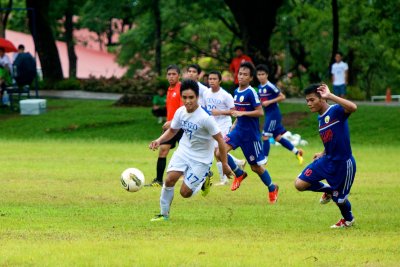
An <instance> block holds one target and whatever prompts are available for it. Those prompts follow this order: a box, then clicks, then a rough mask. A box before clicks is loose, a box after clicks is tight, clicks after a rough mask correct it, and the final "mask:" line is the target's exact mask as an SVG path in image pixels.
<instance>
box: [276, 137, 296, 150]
mask: <svg viewBox="0 0 400 267" xmlns="http://www.w3.org/2000/svg"><path fill="white" fill-rule="evenodd" d="M279 143H280V144H281V145H282V146H283V147H285V148H286V149H287V150H289V151H292V150H293V148H294V146H293V145H292V143H290V142H289V140H287V139H285V138H283V137H282V138H281V140H279Z"/></svg>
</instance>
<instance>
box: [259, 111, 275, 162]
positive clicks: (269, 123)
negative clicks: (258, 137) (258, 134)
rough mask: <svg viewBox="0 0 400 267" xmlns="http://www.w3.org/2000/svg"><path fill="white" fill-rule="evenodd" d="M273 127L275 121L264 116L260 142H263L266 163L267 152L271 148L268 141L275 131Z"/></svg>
mask: <svg viewBox="0 0 400 267" xmlns="http://www.w3.org/2000/svg"><path fill="white" fill-rule="evenodd" d="M275 126H276V120H271V118H269V117H268V116H266V117H265V120H264V128H263V131H262V140H263V152H264V156H265V158H266V160H267V161H268V156H269V151H270V148H271V144H270V142H269V139H270V138H271V137H272V136H273V132H274V131H275Z"/></svg>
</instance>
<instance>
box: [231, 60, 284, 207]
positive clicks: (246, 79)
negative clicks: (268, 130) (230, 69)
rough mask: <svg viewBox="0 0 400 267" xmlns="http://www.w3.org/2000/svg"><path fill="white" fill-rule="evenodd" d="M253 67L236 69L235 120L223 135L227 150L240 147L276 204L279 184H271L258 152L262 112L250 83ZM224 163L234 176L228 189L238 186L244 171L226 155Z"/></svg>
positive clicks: (261, 155)
mask: <svg viewBox="0 0 400 267" xmlns="http://www.w3.org/2000/svg"><path fill="white" fill-rule="evenodd" d="M254 73H255V68H254V66H253V64H252V63H250V62H244V63H242V64H241V65H240V68H239V72H238V80H239V88H237V89H236V90H235V95H234V98H233V99H234V103H235V110H234V111H232V116H233V117H236V120H235V122H234V124H233V126H232V128H233V129H232V130H231V132H230V133H229V134H227V135H226V137H225V143H226V147H227V149H226V150H227V152H229V151H230V150H232V149H236V148H237V147H240V148H241V149H242V151H243V154H244V155H245V157H246V159H247V162H248V163H249V165H250V167H251V170H252V171H253V172H255V173H257V174H258V175H259V176H260V178H261V180H262V181H263V183H264V184H265V185H266V186H267V187H268V191H269V201H270V203H271V204H274V203H276V201H277V199H278V190H279V187H278V185H276V184H273V183H272V181H271V177H270V175H269V173H268V171H267V170H266V169H265V168H264V167H263V165H264V164H265V163H266V158H265V156H264V153H263V151H262V144H261V136H260V130H259V118H260V117H262V116H263V115H264V112H263V109H262V107H261V104H260V99H259V98H258V95H257V92H256V91H255V90H254V89H253V88H252V87H251V86H250V82H251V81H252V80H253V76H254ZM228 164H229V166H230V167H231V169H232V170H233V172H234V173H235V179H234V181H233V183H232V186H231V190H232V191H235V190H236V189H238V188H239V186H240V184H241V182H242V181H243V179H245V178H246V177H247V173H246V172H245V171H243V170H242V169H240V168H239V167H238V166H237V164H236V163H235V162H234V160H233V159H232V157H230V156H229V154H228Z"/></svg>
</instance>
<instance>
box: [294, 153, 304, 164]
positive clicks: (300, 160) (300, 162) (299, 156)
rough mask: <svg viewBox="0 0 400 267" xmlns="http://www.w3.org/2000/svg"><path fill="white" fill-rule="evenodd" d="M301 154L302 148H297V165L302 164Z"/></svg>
mask: <svg viewBox="0 0 400 267" xmlns="http://www.w3.org/2000/svg"><path fill="white" fill-rule="evenodd" d="M303 154H304V151H303V149H298V151H297V154H296V158H297V160H298V161H299V165H302V164H303V161H304V158H303Z"/></svg>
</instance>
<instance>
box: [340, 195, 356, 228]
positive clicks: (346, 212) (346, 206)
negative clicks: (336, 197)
mask: <svg viewBox="0 0 400 267" xmlns="http://www.w3.org/2000/svg"><path fill="white" fill-rule="evenodd" d="M336 205H337V206H338V208H339V209H340V212H341V213H342V216H343V218H344V219H345V220H346V221H348V222H351V221H352V220H353V219H354V217H353V213H352V212H351V204H350V201H349V200H347V199H346V201H345V202H344V203H343V204H338V203H336Z"/></svg>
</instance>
